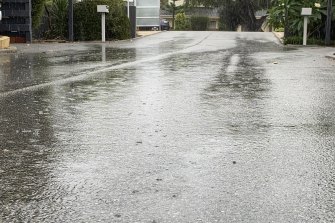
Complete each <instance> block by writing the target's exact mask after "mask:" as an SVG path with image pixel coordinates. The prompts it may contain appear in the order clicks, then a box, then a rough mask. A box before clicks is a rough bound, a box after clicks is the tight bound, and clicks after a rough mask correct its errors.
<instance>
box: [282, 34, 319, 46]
mask: <svg viewBox="0 0 335 223" xmlns="http://www.w3.org/2000/svg"><path fill="white" fill-rule="evenodd" d="M284 44H293V45H302V44H303V37H302V36H289V37H287V38H285V39H284ZM307 44H308V45H324V44H325V42H324V41H323V40H321V39H317V38H308V39H307Z"/></svg>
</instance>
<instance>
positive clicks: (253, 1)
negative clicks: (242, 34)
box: [188, 0, 270, 31]
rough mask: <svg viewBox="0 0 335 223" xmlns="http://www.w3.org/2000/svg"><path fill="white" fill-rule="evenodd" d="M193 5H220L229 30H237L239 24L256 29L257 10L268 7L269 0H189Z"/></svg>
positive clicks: (246, 28)
mask: <svg viewBox="0 0 335 223" xmlns="http://www.w3.org/2000/svg"><path fill="white" fill-rule="evenodd" d="M188 4H191V5H200V4H201V5H204V6H211V7H219V8H220V9H221V13H220V14H221V16H220V17H221V20H222V23H223V24H224V27H225V29H227V30H236V28H237V26H238V25H242V26H244V29H245V30H248V31H256V30H257V29H258V28H259V27H258V24H257V20H256V17H255V11H256V10H257V9H260V8H267V7H269V5H270V1H269V0H188Z"/></svg>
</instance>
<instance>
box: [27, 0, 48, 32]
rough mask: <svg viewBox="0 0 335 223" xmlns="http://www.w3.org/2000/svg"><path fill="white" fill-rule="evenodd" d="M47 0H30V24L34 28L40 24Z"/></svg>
mask: <svg viewBox="0 0 335 223" xmlns="http://www.w3.org/2000/svg"><path fill="white" fill-rule="evenodd" d="M46 2H47V0H32V1H31V7H32V9H31V16H32V24H33V27H34V28H37V27H38V26H39V25H40V24H41V19H42V16H43V13H44V4H45V3H46Z"/></svg>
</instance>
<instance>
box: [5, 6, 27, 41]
mask: <svg viewBox="0 0 335 223" xmlns="http://www.w3.org/2000/svg"><path fill="white" fill-rule="evenodd" d="M2 17H3V18H2V20H1V21H0V34H1V35H6V36H9V37H10V38H11V42H31V41H32V27H31V3H30V1H29V0H15V1H13V0H2Z"/></svg>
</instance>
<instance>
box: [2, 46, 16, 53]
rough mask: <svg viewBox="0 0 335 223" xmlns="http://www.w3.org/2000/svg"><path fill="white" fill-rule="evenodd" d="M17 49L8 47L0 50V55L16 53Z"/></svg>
mask: <svg viewBox="0 0 335 223" xmlns="http://www.w3.org/2000/svg"><path fill="white" fill-rule="evenodd" d="M16 52H17V48H16V47H14V46H10V47H9V48H6V49H0V54H5V53H16Z"/></svg>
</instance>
